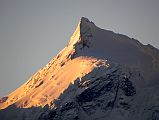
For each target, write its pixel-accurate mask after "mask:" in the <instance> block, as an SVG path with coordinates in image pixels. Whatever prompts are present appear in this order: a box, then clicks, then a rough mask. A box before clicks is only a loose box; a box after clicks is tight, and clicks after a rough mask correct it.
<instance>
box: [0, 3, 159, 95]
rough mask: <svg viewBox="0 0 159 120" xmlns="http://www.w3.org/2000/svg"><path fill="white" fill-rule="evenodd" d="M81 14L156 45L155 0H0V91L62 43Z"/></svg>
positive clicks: (158, 17) (18, 81)
mask: <svg viewBox="0 0 159 120" xmlns="http://www.w3.org/2000/svg"><path fill="white" fill-rule="evenodd" d="M82 16H85V17H87V18H89V19H90V20H91V21H93V22H94V23H95V24H96V25H97V26H99V27H101V28H104V29H108V30H112V31H114V32H117V33H121V34H125V35H128V36H129V37H133V38H135V39H138V40H139V41H140V42H142V43H144V44H148V43H150V44H152V45H153V46H155V47H156V48H159V39H158V35H159V0H0V96H4V95H7V94H8V93H9V92H11V91H13V90H14V89H16V88H17V87H19V86H20V85H21V84H22V83H24V82H25V81H27V80H28V78H29V77H30V76H31V75H32V74H33V73H35V72H36V71H37V70H38V69H39V68H41V67H42V66H44V65H45V64H46V63H48V62H49V60H51V59H52V57H54V56H55V55H56V54H57V53H58V52H59V51H60V50H61V49H62V48H64V47H65V46H66V44H67V43H68V42H69V38H70V37H71V35H72V33H73V31H74V30H75V28H76V25H77V23H78V21H79V19H80V17H82Z"/></svg>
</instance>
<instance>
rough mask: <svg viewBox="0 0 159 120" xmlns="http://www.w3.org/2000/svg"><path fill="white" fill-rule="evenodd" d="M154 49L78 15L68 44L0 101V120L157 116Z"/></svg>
mask: <svg viewBox="0 0 159 120" xmlns="http://www.w3.org/2000/svg"><path fill="white" fill-rule="evenodd" d="M158 75H159V50H158V49H156V48H154V47H153V46H151V45H143V44H141V43H140V42H139V41H137V40H135V39H133V38H129V37H127V36H125V35H121V34H117V33H114V32H112V31H107V30H104V29H100V28H98V27H97V26H96V25H95V24H94V23H93V22H90V21H89V20H88V19H87V18H84V17H82V18H81V20H80V22H79V24H78V26H77V28H76V30H75V32H74V34H73V35H72V37H71V39H70V42H69V44H68V45H67V46H66V47H65V48H64V49H63V50H62V51H61V52H60V53H59V54H58V55H57V56H56V57H55V58H53V59H52V60H51V61H50V62H49V63H48V64H47V65H46V66H45V67H44V68H42V69H40V70H39V71H38V72H37V73H35V74H34V75H33V76H31V78H30V79H29V80H28V81H27V82H26V83H24V84H23V85H22V86H21V87H19V88H18V89H17V90H15V91H14V92H12V93H11V94H9V95H8V96H6V97H3V98H1V99H0V108H1V109H2V110H0V119H1V120H10V119H12V120H159V76H158Z"/></svg>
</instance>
